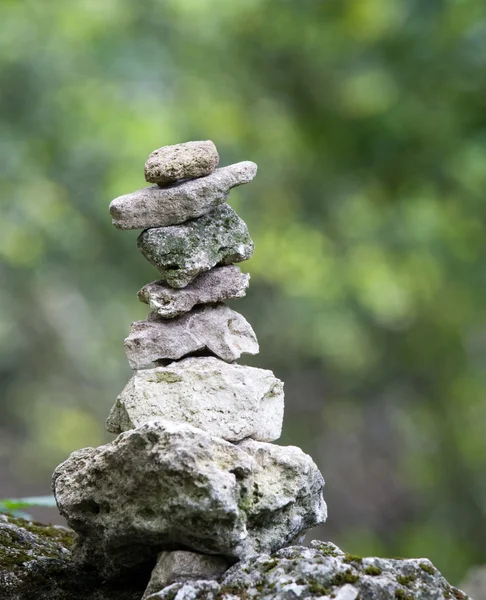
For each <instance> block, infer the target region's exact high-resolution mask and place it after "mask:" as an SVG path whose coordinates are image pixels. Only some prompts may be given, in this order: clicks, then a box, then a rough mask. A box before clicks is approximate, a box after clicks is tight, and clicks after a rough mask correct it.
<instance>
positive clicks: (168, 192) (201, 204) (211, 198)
mask: <svg viewBox="0 0 486 600" xmlns="http://www.w3.org/2000/svg"><path fill="white" fill-rule="evenodd" d="M256 172H257V166H256V164H255V163H253V162H250V161H244V162H239V163H236V164H234V165H229V166H228V167H223V168H221V169H217V170H216V171H215V172H214V173H211V175H208V176H207V177H201V178H199V179H192V180H185V181H181V182H178V183H174V184H172V185H170V186H168V187H165V188H161V187H159V186H158V185H153V186H151V187H147V188H143V189H141V190H138V191H136V192H132V193H131V194H125V195H124V196H119V197H118V198H115V200H113V201H112V202H111V204H110V213H111V216H112V220H113V225H114V226H115V227H117V228H118V229H145V228H148V227H167V226H169V225H176V224H178V223H184V222H185V221H187V220H188V219H194V218H196V217H200V216H202V215H205V214H206V213H208V212H210V211H211V210H213V209H214V208H216V207H217V206H220V205H221V204H223V203H224V202H225V201H226V200H227V198H228V196H229V192H230V190H231V188H233V187H235V186H237V185H242V184H244V183H249V182H250V181H251V180H252V179H253V178H254V177H255V175H256Z"/></svg>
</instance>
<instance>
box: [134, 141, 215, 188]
mask: <svg viewBox="0 0 486 600" xmlns="http://www.w3.org/2000/svg"><path fill="white" fill-rule="evenodd" d="M218 163H219V154H218V151H217V150H216V146H215V145H214V143H213V142H211V141H210V140H206V141H205V142H186V143H184V144H175V145H174V146H163V147H162V148H159V149H158V150H154V151H153V152H152V154H150V156H149V157H148V159H147V162H146V163H145V180H146V181H149V182H150V183H157V184H158V185H167V184H168V183H171V182H173V181H178V180H180V179H193V178H194V177H203V176H204V175H210V174H211V173H212V172H213V171H214V169H216V167H217V166H218Z"/></svg>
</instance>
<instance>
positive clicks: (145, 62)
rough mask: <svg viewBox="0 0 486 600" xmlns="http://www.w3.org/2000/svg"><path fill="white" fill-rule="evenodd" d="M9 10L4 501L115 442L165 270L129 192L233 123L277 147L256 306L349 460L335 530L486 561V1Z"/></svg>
mask: <svg viewBox="0 0 486 600" xmlns="http://www.w3.org/2000/svg"><path fill="white" fill-rule="evenodd" d="M0 28H1V33H0V110H1V117H0V119H1V121H0V128H1V137H0V185H1V200H0V202H1V215H2V218H1V234H0V265H1V267H0V302H1V313H0V388H1V389H0V497H1V496H21V495H34V494H40V495H44V494H48V493H49V482H50V474H51V472H52V470H53V469H54V467H55V466H56V465H57V464H58V463H59V462H60V461H62V460H63V459H64V458H66V457H67V455H68V454H69V453H70V452H71V451H73V450H75V449H77V448H80V447H83V446H88V445H97V444H100V443H102V442H104V441H106V440H108V439H110V438H109V436H108V435H107V434H106V433H105V432H104V429H103V424H104V419H105V417H106V415H107V413H108V411H109V409H110V407H111V405H112V403H113V402H114V400H115V397H116V395H117V394H118V393H119V392H120V391H121V389H122V388H123V386H124V385H125V383H126V382H127V380H128V378H129V376H130V370H129V368H128V365H127V362H126V359H125V356H124V352H123V343H122V342H123V338H124V337H125V336H126V335H127V333H128V330H129V327H130V323H131V322H132V321H134V320H136V319H140V318H144V316H145V315H146V313H147V309H146V307H145V305H142V304H141V303H139V302H138V301H137V298H136V292H137V291H138V289H139V288H140V287H141V286H142V285H143V284H145V283H147V282H148V281H151V280H153V279H156V277H157V272H156V271H155V270H154V269H153V267H151V266H150V265H149V264H148V263H147V262H146V261H145V260H144V259H143V258H142V256H141V255H140V254H139V252H138V251H137V249H136V247H135V241H136V237H137V234H138V232H136V231H132V232H120V231H117V230H115V229H114V228H113V227H112V226H111V222H110V216H109V213H108V204H109V202H110V200H111V199H112V198H114V197H115V196H118V195H120V194H123V193H127V192H130V191H133V190H135V189H138V188H140V187H143V186H144V185H145V182H144V179H143V164H144V162H145V159H146V157H147V156H148V154H149V153H150V152H151V151H152V150H153V149H155V148H157V147H160V146H162V145H166V144H172V143H178V142H183V141H188V140H197V139H212V140H213V141H214V142H215V143H216V145H217V146H218V149H219V151H220V156H221V161H220V164H221V165H224V164H229V163H230V162H235V161H238V160H245V159H249V160H254V161H255V162H257V163H258V165H259V174H258V176H257V178H256V179H255V181H254V182H253V183H252V184H251V185H250V186H244V187H241V188H239V189H238V190H236V191H235V192H234V193H233V194H232V195H231V198H230V202H231V204H232V205H233V206H234V207H235V208H236V209H237V210H238V212H239V213H240V214H241V216H242V217H243V218H244V219H245V220H246V221H247V222H248V224H249V227H250V232H251V234H252V237H253V239H254V241H255V244H256V252H255V256H254V258H253V259H252V260H251V261H250V262H248V263H245V264H244V265H243V268H244V270H248V271H250V272H251V274H252V285H251V287H250V291H249V294H248V296H247V298H245V299H244V300H241V301H239V302H238V303H237V304H233V306H234V307H237V309H238V310H239V311H241V312H242V313H243V314H244V315H245V316H246V317H247V318H248V319H249V320H250V322H251V323H252V324H253V326H254V329H255V331H256V333H257V335H258V337H259V340H260V344H261V353H260V355H259V356H257V357H255V358H252V359H251V360H250V361H249V362H250V363H251V364H255V365H259V366H261V367H267V368H271V369H273V370H274V371H275V373H276V374H277V375H278V376H279V377H280V378H281V379H283V380H284V381H285V382H286V402H287V408H286V420H285V426H284V435H283V437H282V439H281V441H280V443H283V444H297V445H299V446H302V447H303V448H304V449H305V450H306V451H307V452H309V453H311V454H312V456H313V457H314V459H315V460H316V462H317V463H318V465H319V466H320V468H321V469H322V471H323V473H324V476H325V478H326V481H327V485H326V490H325V495H326V500H327V502H328V504H329V512H330V517H329V521H328V523H327V524H326V525H325V526H324V527H322V528H321V529H320V530H318V531H315V532H314V536H316V537H320V538H321V539H326V540H332V541H334V542H336V543H338V544H340V545H341V546H342V547H344V549H346V550H347V551H349V552H352V553H356V554H358V553H366V554H373V553H377V554H381V555H388V556H391V555H399V556H428V557H430V558H431V559H432V560H433V561H434V562H435V564H436V565H437V566H438V567H439V568H440V569H442V570H443V572H444V574H445V575H446V576H447V577H449V578H450V579H451V581H452V582H457V581H459V580H460V578H461V577H462V576H463V574H464V572H465V571H466V569H467V568H468V567H469V566H470V565H472V564H475V563H482V562H486V373H485V359H486V307H485V302H486V236H485V218H486V202H485V190H486V4H485V2H484V0H426V1H425V0H422V1H419V0H339V1H333V0H328V1H311V0H300V1H299V2H297V1H293V2H292V1H290V0H244V1H240V2H235V1H230V0H183V1H182V0H164V1H163V0H159V1H155V0H153V1H149V0H138V1H137V2H133V1H131V0H73V1H69V2H67V1H66V0H45V1H43V2H34V1H32V0H23V1H20V0H2V2H1V5H0ZM36 516H38V517H40V518H44V519H55V518H56V517H55V513H54V511H53V512H52V513H47V512H36Z"/></svg>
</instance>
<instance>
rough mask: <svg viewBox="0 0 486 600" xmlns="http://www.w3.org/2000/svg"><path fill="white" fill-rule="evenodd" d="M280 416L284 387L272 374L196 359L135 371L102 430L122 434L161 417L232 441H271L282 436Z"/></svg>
mask: <svg viewBox="0 0 486 600" xmlns="http://www.w3.org/2000/svg"><path fill="white" fill-rule="evenodd" d="M283 413H284V394H283V384H282V382H281V381H280V380H279V379H277V378H276V377H275V376H274V374H273V373H272V372H271V371H268V370H266V369H257V368H255V367H248V366H243V365H229V364H227V363H225V362H223V361H221V360H218V359H216V358H211V357H197V358H186V359H184V360H181V361H180V362H174V363H171V364H170V365H168V366H167V367H158V368H156V369H149V370H143V371H137V372H136V373H135V374H134V375H133V377H132V378H131V379H130V381H129V382H128V384H127V385H126V387H125V389H124V390H123V391H122V393H121V394H120V395H119V396H118V398H117V401H116V403H115V405H114V407H113V408H112V409H111V412H110V415H109V417H108V419H107V422H106V428H107V429H108V431H111V432H112V433H120V432H122V431H126V430H129V429H133V428H135V427H138V426H140V425H142V424H143V423H146V422H148V421H150V420H152V419H154V418H157V417H161V418H164V419H170V420H173V421H183V422H186V423H190V424H191V425H194V426H195V427H200V428H201V429H204V430H205V431H208V432H209V433H211V434H212V435H216V436H220V437H222V438H224V439H226V440H229V441H231V442H236V441H239V440H243V439H244V438H247V437H251V438H253V439H256V440H261V441H267V442H271V441H273V440H276V439H278V438H279V437H280V433H281V431H282V421H283Z"/></svg>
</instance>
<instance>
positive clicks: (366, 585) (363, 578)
mask: <svg viewBox="0 0 486 600" xmlns="http://www.w3.org/2000/svg"><path fill="white" fill-rule="evenodd" d="M175 598H177V600H195V599H196V598H204V600H236V599H237V598H245V599H248V600H252V599H254V600H286V599H288V600H290V599H294V598H301V600H307V599H309V598H316V599H317V600H331V599H333V600H358V599H359V600H397V599H400V598H401V599H402V600H414V599H416V600H447V599H451V598H456V599H457V600H467V598H468V597H467V596H466V595H465V594H463V593H462V592H461V591H460V590H458V589H457V588H454V587H452V586H451V585H449V583H448V582H447V581H446V580H445V579H444V577H443V576H442V575H441V574H440V572H439V571H438V570H437V569H436V568H435V567H434V566H433V565H432V563H431V562H430V561H428V560H427V559H387V558H362V559H361V558H358V557H352V556H351V557H350V556H349V555H347V554H344V552H342V551H341V550H340V549H339V548H338V547H337V546H335V545H334V544H331V543H325V542H318V541H314V542H311V544H310V548H305V547H303V546H292V547H290V548H284V549H283V550H279V551H278V552H276V553H275V554H273V555H272V556H269V555H265V554H261V555H259V556H254V557H251V558H248V559H246V560H244V561H242V562H240V563H238V564H236V565H234V566H233V567H231V568H230V569H229V570H228V571H227V572H226V573H225V574H224V575H223V577H222V578H221V579H220V581H219V582H216V581H204V580H200V581H193V582H186V583H174V584H172V585H170V586H168V587H166V588H165V589H162V590H161V591H160V592H159V593H156V594H152V595H151V596H148V598H147V600H174V599H175Z"/></svg>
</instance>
